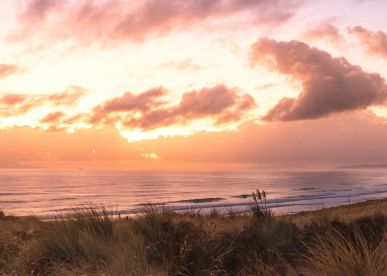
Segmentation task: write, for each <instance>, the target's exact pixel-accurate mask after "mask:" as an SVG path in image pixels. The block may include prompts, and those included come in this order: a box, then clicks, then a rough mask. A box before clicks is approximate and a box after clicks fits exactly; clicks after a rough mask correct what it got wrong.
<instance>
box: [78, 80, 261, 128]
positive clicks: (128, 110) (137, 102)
mask: <svg viewBox="0 0 387 276" xmlns="http://www.w3.org/2000/svg"><path fill="white" fill-rule="evenodd" d="M166 95H167V92H166V90H165V89H163V88H156V89H151V90H148V91H146V92H144V93H141V94H138V95H133V94H131V93H125V94H124V95H123V96H121V97H117V98H114V99H111V100H108V101H106V102H105V103H103V104H101V105H99V106H97V107H96V108H94V111H93V112H94V113H93V114H92V115H91V117H90V118H89V119H88V122H89V123H92V124H99V123H103V124H113V123H117V122H121V123H122V124H123V125H125V126H126V127H127V128H142V129H154V128H158V127H164V126H170V125H173V124H179V125H184V124H186V123H188V122H190V121H193V120H196V119H202V118H213V119H215V121H216V123H217V124H226V123H230V122H233V121H234V122H235V121H240V120H242V118H243V116H244V115H245V112H247V111H249V110H251V109H252V108H254V107H255V102H254V99H253V98H252V97H251V96H250V95H248V94H243V95H241V94H240V93H239V92H237V91H236V90H234V89H229V88H227V87H225V86H224V85H217V86H214V87H210V88H202V89H200V90H194V91H189V92H186V93H184V94H183V96H182V98H181V100H180V102H179V103H178V104H177V105H174V106H173V105H172V106H171V105H168V104H167V102H165V101H164V100H163V99H162V98H163V97H164V96H166ZM80 119H82V120H83V119H85V117H84V116H82V117H80Z"/></svg>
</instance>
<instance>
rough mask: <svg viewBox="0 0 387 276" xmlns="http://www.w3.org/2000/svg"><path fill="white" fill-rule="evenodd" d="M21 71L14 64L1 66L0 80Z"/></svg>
mask: <svg viewBox="0 0 387 276" xmlns="http://www.w3.org/2000/svg"><path fill="white" fill-rule="evenodd" d="M19 70H20V69H19V67H18V66H16V65H14V64H0V79H1V78H5V77H8V76H9V75H12V74H15V73H17V72H18V71H19Z"/></svg>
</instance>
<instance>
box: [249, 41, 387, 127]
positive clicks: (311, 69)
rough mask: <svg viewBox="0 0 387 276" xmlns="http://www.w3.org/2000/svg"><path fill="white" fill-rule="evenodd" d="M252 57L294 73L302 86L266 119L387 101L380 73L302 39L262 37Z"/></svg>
mask: <svg viewBox="0 0 387 276" xmlns="http://www.w3.org/2000/svg"><path fill="white" fill-rule="evenodd" d="M251 59H252V61H253V62H254V63H256V64H257V63H262V64H266V65H267V66H269V67H270V68H271V69H273V70H276V71H278V72H280V73H282V74H286V75H291V76H293V77H294V78H295V79H297V80H298V81H300V82H301V85H302V91H301V93H300V95H299V96H298V98H296V99H291V98H285V99H282V100H281V101H280V102H279V103H278V104H277V105H276V106H275V107H274V108H273V109H271V110H270V111H269V112H268V113H267V114H266V116H265V117H264V119H266V120H284V121H290V120H303V119H314V118H319V117H323V116H327V115H330V114H332V113H338V112H344V111H351V110H356V109H364V108H367V107H369V106H372V105H382V104H384V103H385V101H386V100H387V85H386V82H385V80H384V79H383V78H382V77H381V76H380V75H379V74H376V73H367V72H365V71H363V70H362V68H361V67H359V66H355V65H352V64H350V63H349V62H348V61H347V60H346V59H344V58H335V57H332V56H331V55H330V54H329V53H327V52H324V51H321V50H319V49H317V48H313V47H310V46H309V45H307V44H305V43H302V42H298V41H290V42H279V41H276V40H273V39H268V38H263V39H259V40H258V41H257V42H256V43H255V44H254V45H253V46H252V55H251Z"/></svg>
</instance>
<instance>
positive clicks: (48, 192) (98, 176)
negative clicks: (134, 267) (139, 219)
mask: <svg viewBox="0 0 387 276" xmlns="http://www.w3.org/2000/svg"><path fill="white" fill-rule="evenodd" d="M256 189H259V190H265V192H266V193H267V204H268V206H270V207H271V208H273V210H274V211H275V212H280V213H292V212H299V211H309V210H315V209H319V208H324V207H332V206H336V205H339V204H348V203H354V202H359V201H364V200H369V199H378V198H383V197H387V170H383V169H364V170H358V169H356V170H354V169H347V170H344V169H343V170H339V169H337V170H327V171H321V170H320V171H310V170H308V171H305V170H304V171H303V170H244V171H226V172H224V171H219V172H181V171H179V172H170V171H168V172H160V171H146V172H145V171H96V170H40V169H39V170H35V169H26V170H24V169H15V170H9V169H2V170H0V209H2V210H3V211H4V212H6V213H7V214H12V215H36V216H41V217H50V216H55V215H58V214H60V213H64V212H66V211H69V210H71V209H72V208H77V207H83V206H89V205H104V206H106V207H107V208H109V209H112V210H114V211H116V212H117V213H120V214H128V215H130V214H135V213H137V212H140V211H141V210H143V209H144V206H147V205H152V204H154V205H156V206H163V207H164V208H169V209H173V210H177V211H181V210H198V211H209V210H213V209H217V210H219V211H221V212H229V211H233V212H243V211H246V210H249V208H250V207H251V204H252V203H253V200H252V197H251V193H252V192H253V191H255V190H256Z"/></svg>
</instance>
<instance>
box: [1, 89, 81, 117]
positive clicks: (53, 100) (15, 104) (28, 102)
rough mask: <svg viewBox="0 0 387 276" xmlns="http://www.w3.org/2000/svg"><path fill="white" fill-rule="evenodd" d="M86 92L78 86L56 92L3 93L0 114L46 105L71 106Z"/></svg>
mask: <svg viewBox="0 0 387 276" xmlns="http://www.w3.org/2000/svg"><path fill="white" fill-rule="evenodd" d="M84 94H85V90H84V89H83V88H81V87H77V86H74V87H70V88H68V89H67V90H65V91H64V92H62V93H56V94H46V95H42V94H37V95H33V94H11V93H9V94H3V96H1V97H0V115H1V116H4V117H12V116H17V115H22V114H25V113H27V112H29V111H31V110H32V109H35V108H39V107H41V106H45V105H51V106H71V105H74V104H76V103H77V101H78V100H79V99H80V98H81V97H82V96H83V95H84Z"/></svg>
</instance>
